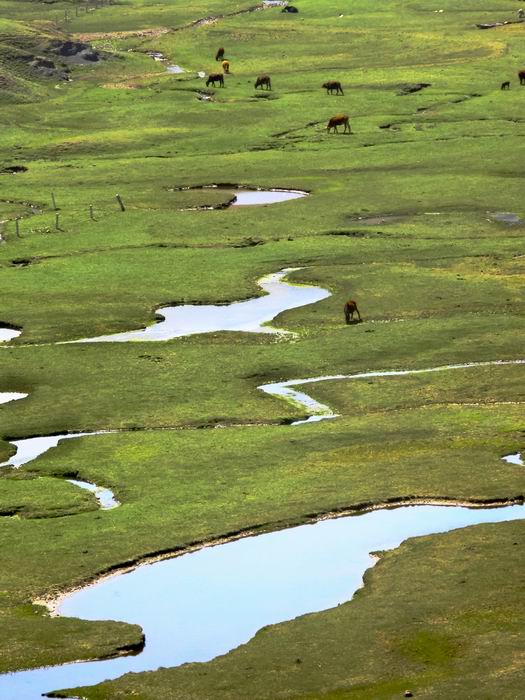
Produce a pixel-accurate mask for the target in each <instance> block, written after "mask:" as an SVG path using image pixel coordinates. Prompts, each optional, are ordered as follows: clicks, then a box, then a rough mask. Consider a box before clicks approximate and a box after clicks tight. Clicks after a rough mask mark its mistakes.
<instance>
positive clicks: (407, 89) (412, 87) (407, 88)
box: [397, 83, 432, 95]
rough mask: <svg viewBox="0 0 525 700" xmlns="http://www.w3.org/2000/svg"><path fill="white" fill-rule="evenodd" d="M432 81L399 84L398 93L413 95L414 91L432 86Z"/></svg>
mask: <svg viewBox="0 0 525 700" xmlns="http://www.w3.org/2000/svg"><path fill="white" fill-rule="evenodd" d="M431 85H432V83H406V84H404V85H400V86H399V88H400V89H399V91H398V93H397V94H398V95H411V94H412V93H414V92H419V91H420V90H424V89H425V88H427V87H431Z"/></svg>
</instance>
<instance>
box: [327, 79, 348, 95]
mask: <svg viewBox="0 0 525 700" xmlns="http://www.w3.org/2000/svg"><path fill="white" fill-rule="evenodd" d="M323 87H324V88H326V94H327V95H333V94H334V90H335V94H336V95H339V94H341V95H344V92H343V88H342V87H341V83H340V82H339V81H338V80H329V81H328V82H327V83H323Z"/></svg>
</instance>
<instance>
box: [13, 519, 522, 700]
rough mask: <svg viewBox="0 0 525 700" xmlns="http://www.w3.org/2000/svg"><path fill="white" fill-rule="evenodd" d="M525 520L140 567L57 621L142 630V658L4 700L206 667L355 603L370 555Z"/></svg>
mask: <svg viewBox="0 0 525 700" xmlns="http://www.w3.org/2000/svg"><path fill="white" fill-rule="evenodd" d="M524 517H525V508H524V506H522V505H514V506H508V507H504V508H486V509H468V508H463V507H454V506H449V507H447V506H405V507H402V508H397V509H394V510H377V511H373V512H370V513H366V514H364V515H360V516H354V517H344V518H338V519H335V520H325V521H322V522H319V523H316V524H315V525H304V526H301V527H295V528H290V529H288V530H281V531H279V532H273V533H269V534H266V535H259V536H258V537H250V538H245V539H241V540H238V541H236V542H231V543H228V544H224V545H219V546H215V547H208V548H205V549H202V550H199V551H197V552H194V553H190V554H186V555H184V556H180V557H177V558H174V559H169V560H164V561H160V562H157V563H154V564H150V565H143V566H141V567H139V568H137V569H135V570H134V571H133V572H131V573H127V574H121V575H118V576H114V577H112V578H109V579H106V580H104V581H102V582H100V583H98V584H96V585H93V586H89V587H87V588H84V589H83V590H81V591H79V592H77V593H73V594H72V595H69V596H68V597H67V598H66V599H65V600H64V601H63V602H62V604H61V605H60V607H59V613H60V614H61V615H65V616H71V617H81V618H84V619H89V620H105V619H111V620H122V621H126V622H131V623H137V624H139V625H140V626H141V627H142V628H143V630H144V632H145V635H146V648H145V650H144V651H143V652H142V653H141V654H139V655H138V656H128V657H120V658H118V659H113V660H107V661H95V662H88V663H76V664H67V665H64V666H57V667H51V668H43V669H37V670H33V671H22V672H20V673H14V674H8V675H4V676H0V698H2V700H36V698H39V697H40V694H41V693H44V692H46V691H48V692H49V691H51V690H56V689H60V688H68V687H69V688H71V687H75V686H80V685H93V684H96V683H99V682H101V681H103V680H105V679H109V678H116V677H118V676H120V675H122V674H123V673H127V672H130V671H135V672H137V671H146V670H152V669H156V668H158V667H159V666H177V665H180V664H183V663H185V662H188V661H207V660H210V659H212V658H214V657H215V656H217V655H219V654H224V653H226V652H227V651H229V650H231V649H233V648H235V647H237V646H239V645H240V644H243V643H244V642H247V641H248V640H249V639H250V638H251V637H253V635H254V634H255V633H256V632H257V630H259V629H260V628H261V627H263V626H265V625H269V624H272V623H276V622H281V621H284V620H290V619H292V618H294V617H296V616H298V615H303V614H305V613H308V612H313V611H318V610H324V609H328V608H331V607H334V606H335V605H337V604H338V603H342V602H345V601H348V600H350V599H351V598H352V596H353V594H354V592H355V591H356V589H357V588H359V587H360V586H361V583H362V577H363V573H364V571H365V570H366V569H367V568H369V567H370V566H372V565H373V563H374V562H373V560H372V559H371V558H370V556H369V553H370V552H372V551H377V550H385V549H390V548H393V547H397V546H398V545H399V544H400V542H401V541H403V540H404V539H406V538H408V537H414V536H418V535H426V534H431V533H436V532H444V531H447V530H451V529H454V528H459V527H464V526H466V525H475V524H478V523H486V522H500V521H504V520H516V519H521V518H524Z"/></svg>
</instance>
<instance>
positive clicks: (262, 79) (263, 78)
mask: <svg viewBox="0 0 525 700" xmlns="http://www.w3.org/2000/svg"><path fill="white" fill-rule="evenodd" d="M258 87H260V88H261V89H262V88H263V87H265V88H266V89H267V90H271V89H272V81H271V79H270V76H269V75H260V76H259V77H258V78H257V80H256V81H255V89H256V90H257V88H258Z"/></svg>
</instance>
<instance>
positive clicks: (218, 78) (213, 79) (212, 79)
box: [206, 73, 224, 87]
mask: <svg viewBox="0 0 525 700" xmlns="http://www.w3.org/2000/svg"><path fill="white" fill-rule="evenodd" d="M210 83H211V84H212V85H213V87H215V83H219V85H220V86H221V87H224V76H223V75H222V73H212V74H211V75H209V76H208V80H207V81H206V87H208V86H209V85H210Z"/></svg>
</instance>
